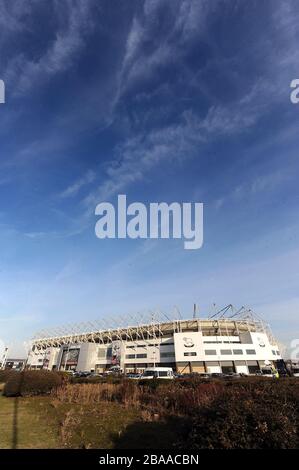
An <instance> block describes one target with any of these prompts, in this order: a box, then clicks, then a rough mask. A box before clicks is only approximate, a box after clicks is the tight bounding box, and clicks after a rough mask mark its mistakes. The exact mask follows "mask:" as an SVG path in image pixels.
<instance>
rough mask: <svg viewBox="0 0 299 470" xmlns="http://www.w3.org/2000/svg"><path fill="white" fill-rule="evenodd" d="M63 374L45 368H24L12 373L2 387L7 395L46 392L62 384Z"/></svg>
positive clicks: (29, 394)
mask: <svg viewBox="0 0 299 470" xmlns="http://www.w3.org/2000/svg"><path fill="white" fill-rule="evenodd" d="M64 380H65V379H64V376H63V375H62V374H59V373H57V372H50V371H47V370H25V371H22V372H18V373H15V374H12V375H11V376H10V377H9V378H8V380H7V382H6V384H5V387H4V391H3V394H4V395H5V396H7V397H15V396H31V395H44V394H48V393H50V392H51V390H53V389H54V388H56V387H58V386H59V385H62V383H63V382H64Z"/></svg>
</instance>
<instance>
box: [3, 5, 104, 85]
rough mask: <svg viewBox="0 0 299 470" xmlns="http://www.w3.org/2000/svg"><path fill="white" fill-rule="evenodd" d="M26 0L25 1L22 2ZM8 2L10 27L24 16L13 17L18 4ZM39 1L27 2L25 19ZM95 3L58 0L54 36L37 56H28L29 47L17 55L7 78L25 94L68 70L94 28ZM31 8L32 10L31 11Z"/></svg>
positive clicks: (7, 15) (54, 6) (33, 10)
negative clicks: (14, 18)
mask: <svg viewBox="0 0 299 470" xmlns="http://www.w3.org/2000/svg"><path fill="white" fill-rule="evenodd" d="M21 3H24V2H21ZM10 5H12V6H9V7H8V6H6V8H5V13H6V17H7V18H9V24H10V25H11V29H13V30H15V29H16V28H18V27H19V24H20V22H21V20H20V19H19V21H18V20H16V21H14V20H13V12H14V9H15V7H14V6H13V2H10ZM38 6H39V5H38V2H36V1H33V2H31V3H30V4H29V5H28V8H27V16H25V27H26V19H28V18H30V17H31V15H34V12H35V10H36V8H37V7H38ZM94 6H95V2H94V1H93V0H86V1H85V2H80V1H77V0H75V1H71V0H66V1H65V2H64V3H63V5H62V4H61V2H59V1H57V0H55V1H54V2H53V4H52V7H53V15H54V17H55V18H56V24H57V25H58V26H57V30H56V32H55V37H54V40H51V41H50V42H49V43H48V44H47V46H46V48H45V49H44V50H43V52H42V53H41V54H40V56H39V57H37V58H34V59H33V58H32V57H30V56H28V54H27V53H26V51H23V52H21V53H19V54H18V55H17V56H14V57H13V58H12V59H11V60H10V62H9V63H8V65H7V68H6V70H5V72H4V78H5V79H6V80H7V81H8V82H9V83H12V82H15V85H14V92H15V93H16V94H23V93H25V92H27V91H28V90H29V89H31V88H33V87H34V86H36V85H38V86H40V85H41V84H42V83H43V82H44V80H46V79H49V78H50V77H51V76H53V75H56V74H58V73H60V72H62V71H65V70H67V69H68V68H69V67H70V66H72V65H73V63H74V61H75V60H76V58H77V54H78V53H79V51H80V50H81V49H82V47H83V46H84V44H85V37H86V36H87V35H88V34H90V33H91V32H92V30H93V25H94V18H93V14H92V10H93V8H94ZM28 10H30V11H28Z"/></svg>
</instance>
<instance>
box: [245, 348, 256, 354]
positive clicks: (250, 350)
mask: <svg viewBox="0 0 299 470" xmlns="http://www.w3.org/2000/svg"><path fill="white" fill-rule="evenodd" d="M246 354H251V355H253V354H256V351H255V349H246Z"/></svg>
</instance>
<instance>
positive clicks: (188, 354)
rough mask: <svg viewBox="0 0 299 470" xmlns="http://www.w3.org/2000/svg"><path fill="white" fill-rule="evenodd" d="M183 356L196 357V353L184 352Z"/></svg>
mask: <svg viewBox="0 0 299 470" xmlns="http://www.w3.org/2000/svg"><path fill="white" fill-rule="evenodd" d="M184 356H197V353H196V352H185V353H184Z"/></svg>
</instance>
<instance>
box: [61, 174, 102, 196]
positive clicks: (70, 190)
mask: <svg viewBox="0 0 299 470" xmlns="http://www.w3.org/2000/svg"><path fill="white" fill-rule="evenodd" d="M95 179H96V173H95V172H94V171H93V170H88V171H87V172H86V173H85V175H84V176H82V178H79V179H78V180H77V181H75V182H74V183H73V184H71V185H70V186H68V187H67V188H66V189H65V190H64V191H62V193H60V194H59V197H61V198H62V199H64V198H68V197H72V196H75V195H76V194H77V193H78V192H79V191H80V189H81V188H83V187H84V186H87V185H89V184H90V183H92V182H93V181H94V180H95Z"/></svg>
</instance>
